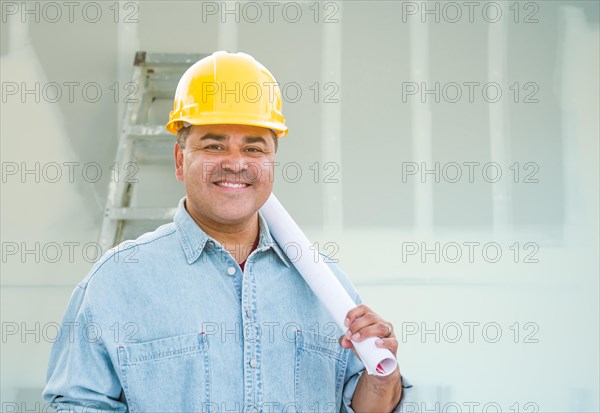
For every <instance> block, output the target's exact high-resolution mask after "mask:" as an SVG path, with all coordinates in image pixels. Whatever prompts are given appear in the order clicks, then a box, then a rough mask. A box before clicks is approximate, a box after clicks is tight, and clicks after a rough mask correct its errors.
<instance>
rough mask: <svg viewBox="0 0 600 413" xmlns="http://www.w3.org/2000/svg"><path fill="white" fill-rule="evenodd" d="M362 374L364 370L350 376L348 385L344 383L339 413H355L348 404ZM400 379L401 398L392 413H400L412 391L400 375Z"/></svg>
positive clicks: (410, 385)
mask: <svg viewBox="0 0 600 413" xmlns="http://www.w3.org/2000/svg"><path fill="white" fill-rule="evenodd" d="M363 374H366V370H365V369H362V370H361V371H359V372H358V373H356V374H355V375H354V376H352V377H351V378H350V380H348V383H346V386H344V391H343V393H342V405H341V407H340V413H355V412H354V409H352V407H350V404H351V403H352V397H353V396H354V391H355V390H356V386H357V385H358V380H360V377H361V376H362V375H363ZM400 377H401V378H402V397H400V402H399V403H398V405H397V406H396V407H395V408H394V410H392V413H400V412H402V406H403V405H404V403H406V401H407V400H408V399H407V398H410V394H411V392H412V390H409V389H411V388H412V387H413V386H412V384H410V382H409V381H408V380H406V378H405V377H404V376H402V375H400Z"/></svg>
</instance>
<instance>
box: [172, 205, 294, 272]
mask: <svg viewBox="0 0 600 413" xmlns="http://www.w3.org/2000/svg"><path fill="white" fill-rule="evenodd" d="M185 199H186V197H183V198H181V199H180V200H179V205H178V206H177V211H176V212H175V216H174V217H173V222H174V223H175V226H176V227H177V234H178V236H179V242H180V243H181V247H182V248H183V252H184V253H185V256H186V258H187V262H188V264H192V263H193V262H194V261H196V260H197V259H198V257H200V255H201V254H202V251H203V250H204V247H205V246H206V242H207V241H208V240H212V238H211V237H209V236H208V234H206V233H205V232H204V231H203V230H202V228H200V226H198V224H196V221H194V219H193V218H192V217H191V216H190V214H189V213H188V212H187V210H186V209H185V204H184V203H185ZM258 222H259V240H258V247H257V249H258V250H260V251H266V250H268V249H269V248H273V250H274V251H275V253H276V254H277V256H278V257H279V258H280V259H281V261H283V263H284V264H285V266H286V267H288V268H289V267H290V265H289V263H288V262H287V258H286V257H285V254H284V253H283V251H282V250H281V248H280V247H279V245H278V244H277V242H275V240H274V239H273V237H272V236H271V231H269V226H268V225H267V221H266V220H265V218H264V217H263V216H262V214H261V212H260V211H258ZM213 241H215V240H213ZM215 242H216V241H215Z"/></svg>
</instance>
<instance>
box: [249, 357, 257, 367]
mask: <svg viewBox="0 0 600 413" xmlns="http://www.w3.org/2000/svg"><path fill="white" fill-rule="evenodd" d="M250 367H252V368H253V369H254V368H256V359H255V358H251V359H250Z"/></svg>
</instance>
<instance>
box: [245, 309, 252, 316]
mask: <svg viewBox="0 0 600 413" xmlns="http://www.w3.org/2000/svg"><path fill="white" fill-rule="evenodd" d="M246 317H248V318H252V309H251V308H249V309H247V310H246Z"/></svg>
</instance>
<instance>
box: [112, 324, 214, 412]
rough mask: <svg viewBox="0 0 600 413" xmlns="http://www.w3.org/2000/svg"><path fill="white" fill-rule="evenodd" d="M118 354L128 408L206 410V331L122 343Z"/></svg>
mask: <svg viewBox="0 0 600 413" xmlns="http://www.w3.org/2000/svg"><path fill="white" fill-rule="evenodd" d="M118 356H119V367H120V369H121V377H122V385H123V390H124V392H125V397H126V398H127V403H128V405H129V411H130V412H132V413H136V412H156V413H158V412H200V411H206V407H207V406H208V405H209V403H210V368H209V357H208V342H207V340H206V334H203V333H193V334H186V335H180V336H173V337H168V338H162V339H158V340H153V341H148V342H144V343H136V344H132V345H128V346H123V347H119V349H118Z"/></svg>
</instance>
